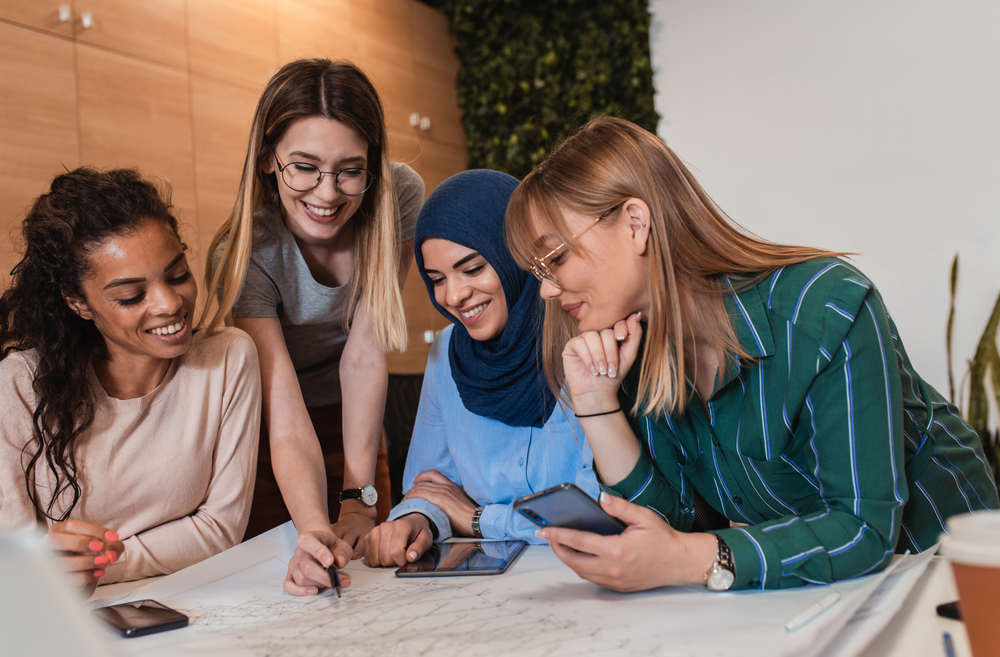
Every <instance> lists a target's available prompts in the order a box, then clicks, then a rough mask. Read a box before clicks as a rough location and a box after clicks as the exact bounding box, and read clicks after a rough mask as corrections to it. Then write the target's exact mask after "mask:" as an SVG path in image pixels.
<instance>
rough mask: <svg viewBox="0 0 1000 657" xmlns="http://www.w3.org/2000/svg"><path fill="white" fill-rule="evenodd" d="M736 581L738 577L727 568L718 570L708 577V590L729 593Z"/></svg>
mask: <svg viewBox="0 0 1000 657" xmlns="http://www.w3.org/2000/svg"><path fill="white" fill-rule="evenodd" d="M735 581H736V576H735V575H733V573H731V572H730V571H728V570H726V569H725V568H716V570H714V571H713V572H712V574H711V575H709V576H708V588H709V589H711V590H713V591H728V590H729V589H730V588H732V586H733V582H735Z"/></svg>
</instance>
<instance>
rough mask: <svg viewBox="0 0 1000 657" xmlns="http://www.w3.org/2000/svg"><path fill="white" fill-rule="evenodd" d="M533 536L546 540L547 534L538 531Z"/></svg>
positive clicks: (542, 530) (540, 530)
mask: <svg viewBox="0 0 1000 657" xmlns="http://www.w3.org/2000/svg"><path fill="white" fill-rule="evenodd" d="M535 536H537V537H538V538H548V537H549V533H548V532H547V531H546V530H544V529H539V530H538V531H537V532H535Z"/></svg>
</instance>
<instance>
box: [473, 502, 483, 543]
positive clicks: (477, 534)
mask: <svg viewBox="0 0 1000 657" xmlns="http://www.w3.org/2000/svg"><path fill="white" fill-rule="evenodd" d="M485 508H486V507H485V506H480V507H476V510H475V511H473V512H472V538H483V529H482V527H480V526H479V518H480V517H481V516H482V515H483V509H485Z"/></svg>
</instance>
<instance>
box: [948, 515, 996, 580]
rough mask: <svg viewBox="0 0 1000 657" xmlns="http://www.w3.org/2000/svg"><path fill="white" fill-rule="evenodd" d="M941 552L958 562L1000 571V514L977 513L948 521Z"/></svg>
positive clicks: (955, 517) (954, 517)
mask: <svg viewBox="0 0 1000 657" xmlns="http://www.w3.org/2000/svg"><path fill="white" fill-rule="evenodd" d="M941 553H942V554H944V555H945V556H947V557H948V558H949V559H951V560H952V561H956V562H959V563H965V564H970V565H976V566H987V567H990V566H995V567H998V568H1000V513H997V512H995V511H979V512H977V513H975V514H972V513H966V514H964V515H960V516H953V517H951V518H949V519H948V533H946V534H942V536H941Z"/></svg>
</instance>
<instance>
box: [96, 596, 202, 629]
mask: <svg viewBox="0 0 1000 657" xmlns="http://www.w3.org/2000/svg"><path fill="white" fill-rule="evenodd" d="M91 613H92V614H93V615H94V616H96V617H97V618H99V619H100V620H101V621H102V622H104V624H105V625H107V626H109V627H110V628H111V629H112V630H114V631H115V632H117V633H118V634H119V635H120V636H123V637H125V638H126V639H130V638H132V637H136V636H143V635H146V634H155V633H156V632H166V631H167V630H175V629H177V628H179V627H186V626H187V624H188V617H187V616H185V615H184V614H182V613H181V612H179V611H175V610H173V609H171V608H170V607H168V606H166V605H162V604H160V603H159V602H156V601H155V600H139V601H138V602H126V603H124V604H120V605H112V606H110V607H103V608H101V609H95V610H94V611H92V612H91Z"/></svg>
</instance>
